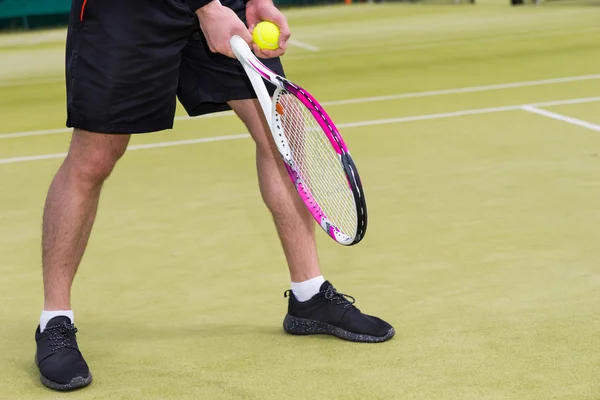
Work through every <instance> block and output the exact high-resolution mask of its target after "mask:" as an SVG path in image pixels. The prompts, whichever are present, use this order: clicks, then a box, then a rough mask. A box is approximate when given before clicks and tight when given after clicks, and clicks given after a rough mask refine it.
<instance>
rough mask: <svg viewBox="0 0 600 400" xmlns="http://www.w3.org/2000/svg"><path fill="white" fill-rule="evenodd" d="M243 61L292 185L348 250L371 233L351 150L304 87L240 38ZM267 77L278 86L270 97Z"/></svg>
mask: <svg viewBox="0 0 600 400" xmlns="http://www.w3.org/2000/svg"><path fill="white" fill-rule="evenodd" d="M230 43H231V49H232V50H233V53H234V54H235V56H236V57H237V59H238V60H239V61H240V62H241V63H242V66H243V67H244V70H245V71H246V74H247V75H248V78H249V79H250V82H251V83H252V87H253V88H254V91H255V92H256V95H257V97H258V101H259V102H260V106H261V108H262V110H263V112H264V114H265V117H266V120H267V123H268V124H269V128H270V130H271V134H272V136H273V139H274V141H275V144H276V146H277V149H278V151H279V153H280V154H281V157H282V158H283V161H284V164H285V167H286V169H287V171H288V173H289V175H290V178H291V180H292V182H294V185H295V186H296V189H297V191H298V193H299V194H300V197H301V198H302V200H303V201H304V203H305V204H306V207H308V209H309V210H310V212H311V214H312V216H313V217H314V218H315V220H316V221H317V222H318V223H319V225H320V226H321V228H323V230H325V232H327V234H328V235H329V236H330V237H331V238H332V239H334V240H335V241H336V242H338V243H340V244H342V245H346V246H350V245H354V244H356V243H358V242H360V241H361V240H362V238H363V237H364V235H365V232H366V230H367V205H366V202H365V194H364V192H363V188H362V184H361V181H360V177H359V175H358V171H357V170H356V166H355V165H354V161H353V160H352V157H351V156H350V152H349V151H348V147H347V146H346V144H345V143H344V140H343V139H342V136H341V135H340V133H339V132H338V130H337V128H336V127H335V125H334V123H333V121H332V120H331V118H329V116H328V115H327V113H326V112H325V110H324V109H323V107H321V105H320V104H319V103H318V102H317V100H315V98H314V97H313V96H312V95H311V94H310V93H308V92H307V91H306V90H305V89H303V88H301V87H300V86H298V85H296V84H294V83H292V82H290V81H289V80H287V79H285V78H283V77H281V76H279V75H277V74H276V73H275V72H273V71H271V70H270V69H269V68H267V67H266V66H265V65H264V64H263V63H262V62H261V61H260V60H259V59H258V58H256V56H255V55H254V54H253V53H252V50H250V47H249V46H248V44H247V43H246V42H245V41H244V40H243V39H242V38H241V37H239V36H233V37H232V38H231V41H230ZM263 79H264V80H265V81H267V82H269V83H271V84H273V85H275V86H276V90H275V93H274V95H273V98H271V96H269V93H268V91H267V88H266V86H265V84H264V81H263Z"/></svg>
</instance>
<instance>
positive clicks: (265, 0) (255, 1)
mask: <svg viewBox="0 0 600 400" xmlns="http://www.w3.org/2000/svg"><path fill="white" fill-rule="evenodd" d="M244 2H245V3H246V5H249V4H252V5H262V4H269V5H273V0H244Z"/></svg>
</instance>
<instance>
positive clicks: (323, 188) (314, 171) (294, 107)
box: [275, 93, 357, 237]
mask: <svg viewBox="0 0 600 400" xmlns="http://www.w3.org/2000/svg"><path fill="white" fill-rule="evenodd" d="M275 107H276V110H277V112H278V114H279V115H280V118H281V122H282V124H283V131H284V133H285V136H286V138H287V140H288V144H289V146H290V149H291V153H292V159H293V160H294V169H296V172H297V173H298V174H299V176H300V177H301V179H302V181H303V184H304V185H305V186H306V187H307V188H308V190H309V191H310V193H311V194H312V196H313V197H314V199H315V200H316V202H317V204H318V205H319V206H320V207H321V209H322V210H323V213H324V214H325V216H326V217H327V218H328V219H329V220H330V221H331V222H332V223H333V225H334V226H335V227H337V228H338V229H339V230H340V231H342V233H344V234H346V235H348V236H350V237H354V236H355V235H356V224H357V215H356V205H355V204H354V196H353V194H352V191H351V190H350V187H349V184H348V179H347V177H346V174H345V173H344V171H343V168H342V164H341V162H340V157H339V155H338V154H337V152H336V151H335V150H334V149H333V147H332V146H331V143H330V142H329V139H328V138H327V136H326V135H325V133H324V132H323V129H322V128H321V126H320V125H319V124H318V123H317V121H316V120H315V117H314V116H313V115H312V113H311V112H310V110H308V109H307V108H306V107H305V106H304V104H302V102H301V101H300V100H298V99H297V98H296V97H295V96H294V95H292V94H289V93H282V95H281V97H280V98H279V101H278V102H277V104H276V105H275Z"/></svg>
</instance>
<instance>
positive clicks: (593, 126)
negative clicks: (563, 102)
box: [522, 106, 600, 132]
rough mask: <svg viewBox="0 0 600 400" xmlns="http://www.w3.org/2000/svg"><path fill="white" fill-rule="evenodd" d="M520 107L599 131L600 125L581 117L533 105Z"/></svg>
mask: <svg viewBox="0 0 600 400" xmlns="http://www.w3.org/2000/svg"><path fill="white" fill-rule="evenodd" d="M522 109H523V110H525V111H529V112H530V113H534V114H539V115H543V116H544V117H548V118H552V119H557V120H559V121H563V122H566V123H569V124H572V125H577V126H581V127H583V128H587V129H591V130H593V131H596V132H600V125H596V124H592V123H591V122H587V121H583V120H581V119H577V118H573V117H568V116H566V115H562V114H558V113H555V112H551V111H547V110H542V109H539V108H537V107H534V106H523V107H522Z"/></svg>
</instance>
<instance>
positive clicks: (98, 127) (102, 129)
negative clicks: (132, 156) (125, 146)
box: [67, 118, 173, 135]
mask: <svg viewBox="0 0 600 400" xmlns="http://www.w3.org/2000/svg"><path fill="white" fill-rule="evenodd" d="M67 128H74V129H81V130H84V131H88V132H94V133H105V134H132V135H133V134H140V133H151V132H159V131H164V130H167V129H173V119H170V120H166V121H165V122H164V123H152V124H151V125H131V126H128V125H120V126H119V125H113V124H109V125H106V124H99V123H96V122H89V121H85V120H80V119H77V118H70V119H69V120H68V121H67Z"/></svg>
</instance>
